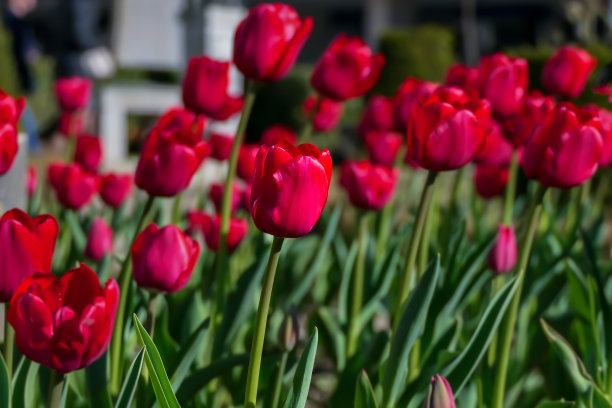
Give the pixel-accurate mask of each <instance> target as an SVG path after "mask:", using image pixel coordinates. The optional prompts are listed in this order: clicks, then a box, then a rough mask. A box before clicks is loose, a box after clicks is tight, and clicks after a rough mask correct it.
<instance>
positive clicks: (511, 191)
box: [502, 150, 518, 227]
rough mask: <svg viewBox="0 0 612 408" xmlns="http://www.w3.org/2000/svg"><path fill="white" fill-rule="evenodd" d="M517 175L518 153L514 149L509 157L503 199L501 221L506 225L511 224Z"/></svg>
mask: <svg viewBox="0 0 612 408" xmlns="http://www.w3.org/2000/svg"><path fill="white" fill-rule="evenodd" d="M517 175H518V153H517V151H516V150H515V151H514V152H513V153H512V159H510V175H509V176H508V185H506V195H505V200H504V218H503V219H502V222H503V223H504V225H505V226H506V227H509V226H510V225H511V224H512V213H513V210H514V197H515V194H516V178H517Z"/></svg>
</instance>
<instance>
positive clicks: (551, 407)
mask: <svg viewBox="0 0 612 408" xmlns="http://www.w3.org/2000/svg"><path fill="white" fill-rule="evenodd" d="M574 405H576V404H575V403H574V402H571V401H547V402H542V403H540V404H538V405H537V406H536V408H566V407H573V406H574Z"/></svg>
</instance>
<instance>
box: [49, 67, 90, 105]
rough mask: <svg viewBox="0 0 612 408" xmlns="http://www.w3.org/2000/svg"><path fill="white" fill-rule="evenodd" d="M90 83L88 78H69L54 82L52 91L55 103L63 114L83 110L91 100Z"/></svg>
mask: <svg viewBox="0 0 612 408" xmlns="http://www.w3.org/2000/svg"><path fill="white" fill-rule="evenodd" d="M91 88H92V83H91V80H90V79H88V78H81V77H76V76H75V77H70V78H60V79H58V80H57V81H55V85H54V91H55V97H56V98H57V102H58V103H59V105H60V108H61V109H62V111H64V112H70V113H72V112H75V111H77V110H81V109H84V108H85V107H86V106H87V104H89V100H90V98H91Z"/></svg>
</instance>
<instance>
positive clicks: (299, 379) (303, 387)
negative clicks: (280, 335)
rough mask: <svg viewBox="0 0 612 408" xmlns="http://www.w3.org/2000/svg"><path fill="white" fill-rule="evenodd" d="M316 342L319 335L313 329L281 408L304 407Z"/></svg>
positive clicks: (315, 351) (315, 352)
mask: <svg viewBox="0 0 612 408" xmlns="http://www.w3.org/2000/svg"><path fill="white" fill-rule="evenodd" d="M318 342H319V333H318V331H317V328H316V327H315V330H314V333H313V334H312V336H311V337H310V340H308V344H306V348H305V349H304V351H303V352H302V356H301V357H300V361H298V365H297V368H296V369H295V374H294V375H293V385H292V386H291V389H290V390H289V394H288V395H287V399H286V400H285V403H284V404H283V408H304V406H306V399H307V398H308V390H309V389H310V380H311V378H312V369H313V368H314V361H315V356H316V354H317V344H318Z"/></svg>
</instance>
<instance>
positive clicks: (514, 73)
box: [478, 53, 529, 117]
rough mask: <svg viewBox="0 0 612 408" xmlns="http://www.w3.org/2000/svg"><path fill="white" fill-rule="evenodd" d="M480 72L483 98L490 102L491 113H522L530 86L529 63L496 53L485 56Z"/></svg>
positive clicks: (481, 61)
mask: <svg viewBox="0 0 612 408" xmlns="http://www.w3.org/2000/svg"><path fill="white" fill-rule="evenodd" d="M478 69H479V73H480V80H479V82H480V87H479V88H480V96H481V98H485V99H487V100H488V101H489V102H490V103H491V112H492V113H493V114H495V115H497V116H501V117H504V116H510V115H514V114H517V113H520V111H521V108H522V101H523V98H524V97H525V94H526V92H527V87H528V85H529V75H528V72H527V61H526V60H525V59H523V58H514V57H509V56H507V55H505V54H502V53H495V54H493V55H489V56H486V57H483V58H482V59H481V60H480V65H479V67H478Z"/></svg>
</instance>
